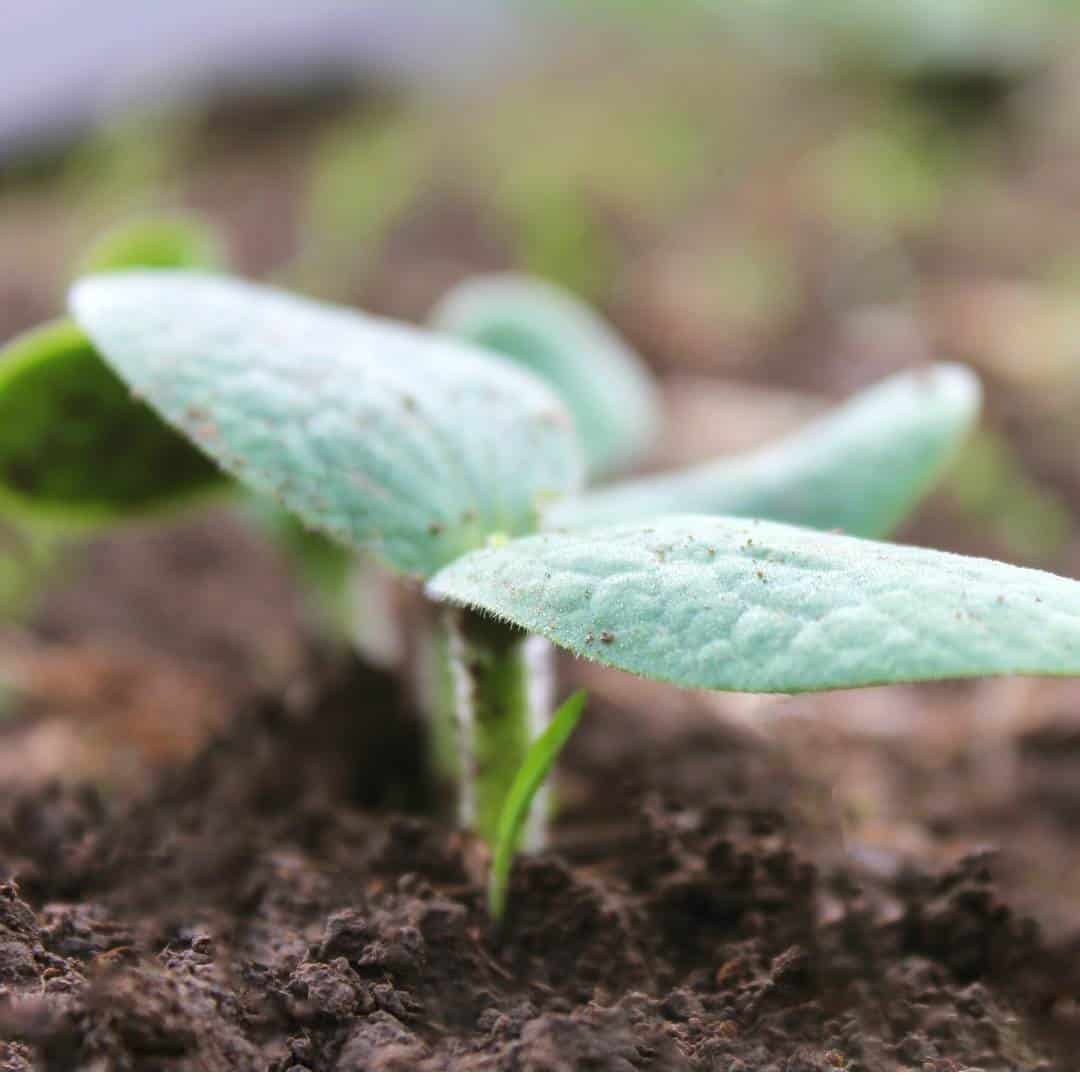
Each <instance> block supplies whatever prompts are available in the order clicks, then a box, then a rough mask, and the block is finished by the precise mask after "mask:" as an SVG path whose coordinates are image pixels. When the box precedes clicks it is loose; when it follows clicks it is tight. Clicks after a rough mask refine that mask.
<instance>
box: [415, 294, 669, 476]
mask: <svg viewBox="0 0 1080 1080" xmlns="http://www.w3.org/2000/svg"><path fill="white" fill-rule="evenodd" d="M431 323H432V325H433V326H435V327H436V328H437V329H439V330H443V331H445V332H447V333H450V334H453V335H455V336H456V337H460V338H462V339H464V340H466V341H471V342H473V343H474V344H477V345H483V346H484V347H485V348H488V349H491V350H492V351H494V352H497V353H499V354H500V355H501V356H504V357H506V358H508V359H510V360H512V361H514V362H515V363H517V364H520V365H521V366H522V367H525V368H527V369H529V370H531V371H533V372H535V373H536V374H537V375H539V376H540V377H541V378H542V379H544V380H545V381H546V382H548V383H549V384H550V385H551V386H552V387H554V389H555V391H556V393H558V394H559V396H560V397H561V398H562V399H563V401H564V402H565V404H566V407H567V408H568V409H569V410H570V415H571V416H572V417H573V420H574V424H575V426H576V427H577V430H578V432H579V434H580V436H581V439H582V442H583V444H584V447H585V455H586V460H587V465H588V470H589V474H590V476H593V477H596V476H603V475H608V474H611V473H615V472H619V471H620V470H623V469H625V468H626V467H627V466H629V465H630V464H632V463H633V462H634V461H635V460H636V459H637V458H639V457H640V456H641V455H642V454H643V453H644V452H645V451H646V450H648V448H649V446H650V444H651V443H652V440H653V438H654V436H655V435H656V433H657V431H658V429H659V426H660V423H659V401H658V395H657V392H656V390H655V388H654V386H653V383H652V380H651V378H650V376H649V373H648V370H647V369H646V367H645V365H644V364H643V363H642V361H641V359H640V358H639V357H638V356H637V355H636V354H635V353H634V352H633V351H632V350H631V349H630V347H629V346H628V345H627V344H626V343H625V342H623V341H622V339H621V338H619V337H618V335H617V334H616V333H615V331H614V330H613V329H612V328H611V327H610V326H608V325H607V324H606V323H605V322H603V320H601V319H600V318H598V317H597V316H596V315H595V314H594V313H593V312H592V311H591V310H590V309H589V308H588V307H587V306H586V305H585V304H583V303H581V302H580V301H579V300H578V299H577V298H576V297H574V296H573V295H572V294H571V293H569V292H566V291H564V290H562V289H559V288H557V287H556V286H554V285H549V284H548V283H547V282H544V281H540V280H538V279H534V278H529V277H525V276H520V275H516V274H494V275H489V276H483V277H475V278H470V279H469V280H467V281H465V282H463V283H462V284H461V285H459V286H458V287H457V288H456V289H453V290H452V291H451V292H450V293H448V294H447V296H446V297H445V298H444V299H443V301H442V302H441V303H440V304H439V305H438V307H436V309H435V311H434V312H433V313H432V316H431Z"/></svg>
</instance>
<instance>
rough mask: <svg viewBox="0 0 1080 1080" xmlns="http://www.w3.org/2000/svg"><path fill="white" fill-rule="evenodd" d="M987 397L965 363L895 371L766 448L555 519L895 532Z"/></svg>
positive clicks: (575, 524)
mask: <svg viewBox="0 0 1080 1080" xmlns="http://www.w3.org/2000/svg"><path fill="white" fill-rule="evenodd" d="M980 398H981V393H980V388H979V382H978V380H977V378H976V377H975V375H974V374H973V373H972V372H971V371H969V370H968V369H967V368H965V367H962V366H960V365H956V364H942V365H938V366H936V367H934V368H930V369H927V370H925V371H918V372H908V373H903V374H900V375H894V376H892V377H890V378H888V379H885V380H883V381H882V382H880V383H878V384H877V385H876V386H873V387H871V388H870V389H869V390H866V391H864V392H863V393H861V394H858V395H857V396H856V397H854V398H853V399H852V400H851V401H849V402H847V403H846V404H844V405H842V406H840V407H839V408H837V409H834V410H833V411H832V412H830V413H828V414H826V415H825V416H824V417H822V418H821V419H819V420H816V421H814V422H813V423H811V424H809V425H807V426H806V427H805V428H803V429H802V430H801V431H798V432H796V433H795V434H794V435H792V436H790V437H789V438H786V439H783V440H781V441H780V442H778V443H775V444H773V445H771V446H767V447H765V448H764V449H762V450H758V451H755V452H752V453H749V454H743V455H740V456H738V457H733V458H728V459H725V460H721V461H717V462H711V463H709V464H707V465H701V466H697V467H695V468H691V469H686V470H683V471H679V472H669V473H663V474H660V475H658V476H653V477H646V478H645V479H642V480H635V481H630V482H628V483H624V484H617V485H613V486H611V487H609V488H606V489H600V490H598V491H595V492H589V493H586V494H584V495H582V496H580V497H577V498H572V499H569V500H567V501H565V502H561V503H557V504H555V505H554V506H552V507H551V508H550V510H549V511H548V514H547V515H546V523H547V524H548V525H550V526H551V527H553V528H581V527H587V526H591V525H602V524H606V523H611V524H616V523H619V522H629V521H640V520H642V519H644V518H647V517H653V516H655V515H657V514H683V513H688V514H731V515H735V516H739V517H760V518H767V519H769V520H770V521H784V522H787V523H789V524H792V525H806V526H808V527H811V528H819V529H841V530H843V531H844V532H846V533H850V534H851V535H852V536H868V537H879V536H887V535H888V534H889V533H890V532H891V531H892V530H893V529H894V528H895V527H896V526H897V525H898V524H899V523H900V521H901V520H902V519H903V518H904V516H905V515H906V514H907V513H908V512H909V511H910V510H911V509H912V508H913V507H914V506H915V504H916V503H917V502H918V501H919V500H920V499H921V498H922V497H923V496H924V495H925V494H926V493H927V492H928V491H929V490H930V489H931V488H932V487H933V485H934V483H935V482H936V481H937V479H938V477H939V476H940V475H941V473H942V471H943V470H944V469H945V468H946V467H947V465H948V464H949V462H950V461H951V460H952V458H953V455H954V454H955V453H956V451H957V450H958V448H959V447H960V445H961V444H962V442H963V440H964V439H965V438H966V437H967V435H968V434H969V433H970V431H971V429H972V427H973V425H974V423H975V420H976V418H977V416H978V411H979V402H980Z"/></svg>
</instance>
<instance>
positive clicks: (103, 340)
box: [70, 271, 583, 577]
mask: <svg viewBox="0 0 1080 1080" xmlns="http://www.w3.org/2000/svg"><path fill="white" fill-rule="evenodd" d="M70 307H71V312H72V316H73V318H74V319H75V321H76V322H77V323H78V324H79V326H80V327H81V328H82V330H83V331H84V332H85V333H86V334H87V335H88V336H89V338H90V339H91V340H92V341H93V343H94V344H95V346H96V347H97V348H98V349H99V351H100V352H101V354H102V356H103V357H104V358H105V360H106V362H107V363H108V364H109V365H110V366H111V367H112V368H113V369H114V370H115V371H116V372H117V373H118V374H119V375H120V376H121V378H123V379H124V381H125V382H127V383H128V384H129V385H130V386H131V388H132V389H133V390H134V392H135V393H137V394H138V395H139V396H140V397H141V398H142V399H143V400H145V401H146V402H148V403H149V404H150V405H152V406H153V407H154V408H155V409H156V410H157V411H158V412H159V413H160V414H161V415H162V416H163V417H164V418H165V419H166V420H168V421H169V422H170V423H171V424H173V425H174V426H175V427H177V428H179V429H180V430H182V431H183V432H184V433H185V434H186V435H187V436H188V437H189V438H190V439H191V440H192V441H193V442H194V443H195V444H196V445H197V446H198V447H199V448H200V449H202V450H203V451H204V452H205V453H207V454H208V455H210V457H212V458H213V459H214V460H215V461H216V462H217V463H218V464H219V465H221V466H222V468H224V469H225V470H226V471H227V472H229V473H231V474H233V475H234V476H236V477H237V478H239V479H240V480H243V481H244V482H246V483H248V484H249V485H250V486H251V487H253V488H255V489H256V490H258V491H262V492H265V493H268V494H272V495H274V496H275V497H277V498H278V499H279V500H280V501H281V502H282V503H283V504H284V505H285V506H286V507H288V508H289V509H290V510H292V511H294V512H295V513H296V514H297V515H298V516H299V517H300V518H301V519H303V520H304V521H305V522H306V523H307V524H309V525H311V526H313V527H316V528H319V529H321V530H323V531H324V532H327V533H329V534H330V535H331V536H333V537H334V538H335V539H337V540H339V541H341V542H343V543H345V544H346V545H348V546H350V547H353V548H356V549H366V550H371V551H372V552H373V553H374V554H376V555H377V556H379V557H380V558H381V559H382V560H383V561H385V562H386V563H387V564H388V565H390V566H391V567H392V568H394V569H396V570H398V571H399V572H403V573H407V574H414V575H418V576H421V577H427V576H428V575H430V574H432V573H434V572H435V571H436V570H438V569H439V568H440V567H442V566H443V565H445V564H446V563H448V562H450V561H452V560H453V559H455V558H457V557H458V556H460V555H462V554H464V553H465V552H467V551H469V550H471V549H473V548H475V547H477V546H480V545H482V544H483V543H484V542H485V540H486V538H487V537H489V536H491V535H493V534H502V535H506V536H514V535H519V534H522V533H528V532H532V531H533V530H534V529H535V528H536V525H537V520H538V514H539V511H540V508H541V506H542V505H543V503H544V502H545V501H546V500H550V499H552V498H554V497H556V496H559V495H565V494H569V493H571V492H573V491H575V490H576V489H577V488H578V487H579V485H580V484H581V482H582V472H583V465H582V460H581V451H580V446H579V444H578V441H577V437H576V435H575V434H574V432H573V430H572V427H571V423H570V420H569V417H568V416H567V414H566V412H565V410H564V408H563V406H562V405H561V403H560V402H559V401H558V399H557V398H556V397H555V395H554V394H553V392H552V391H551V390H549V389H548V388H547V387H546V386H545V385H544V384H543V383H542V382H540V380H538V379H536V378H535V377H533V376H531V375H529V374H528V373H526V372H522V371H519V370H516V369H514V368H511V367H509V366H508V365H506V364H503V363H500V362H499V361H498V360H497V359H495V358H493V357H491V356H490V355H489V354H488V353H486V352H484V351H483V350H480V349H475V348H473V347H470V346H467V345H464V344H459V343H457V342H454V341H452V340H449V339H444V338H440V337H438V336H436V335H434V334H432V333H429V332H426V331H422V330H417V329H414V328H412V327H407V326H404V325H402V324H398V323H393V322H389V321H386V320H380V319H376V318H371V317H368V316H365V315H362V314H360V313H357V312H353V311H349V310H346V309H344V308H336V307H332V306H330V305H326V304H319V303H316V302H314V301H310V300H305V299H302V298H299V297H294V296H289V295H287V294H285V293H283V292H280V291H278V290H275V289H271V288H267V287H265V286H258V285H251V284H247V283H244V282H242V281H239V280H237V279H233V278H228V277H223V276H217V275H212V274H203V273H193V272H174V271H139V272H131V273H112V274H107V275H102V276H99V277H91V278H86V279H83V280H82V281H80V282H78V283H77V284H76V285H75V287H74V289H73V290H72V293H71V299H70Z"/></svg>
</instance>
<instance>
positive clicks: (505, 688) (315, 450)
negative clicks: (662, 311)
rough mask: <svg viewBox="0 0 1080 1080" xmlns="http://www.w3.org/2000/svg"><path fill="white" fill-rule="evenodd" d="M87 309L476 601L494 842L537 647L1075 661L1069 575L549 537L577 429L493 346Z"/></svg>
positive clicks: (720, 668)
mask: <svg viewBox="0 0 1080 1080" xmlns="http://www.w3.org/2000/svg"><path fill="white" fill-rule="evenodd" d="M71 309H72V313H73V316H74V318H75V320H76V321H77V323H78V324H79V326H80V327H81V328H82V329H83V330H84V331H85V332H86V333H87V335H88V336H89V337H90V339H91V340H92V341H93V342H94V344H95V345H96V347H97V348H98V349H99V350H100V352H101V354H102V356H104V357H105V358H106V360H107V361H108V363H109V364H110V365H112V367H113V368H114V370H115V371H116V372H117V373H118V374H119V375H120V376H121V377H122V378H123V379H124V380H125V381H127V382H128V383H129V384H130V385H131V386H132V388H133V389H134V390H135V391H136V392H137V393H138V394H139V396H140V397H141V398H142V399H143V400H145V401H148V402H150V403H152V404H153V406H154V407H155V408H156V409H157V410H158V411H159V412H160V413H161V414H162V416H163V417H164V418H165V419H166V420H167V421H168V422H169V423H171V424H173V425H175V426H176V427H177V428H178V429H180V430H181V431H183V432H185V433H186V434H187V435H188V437H189V438H191V439H192V440H193V441H194V442H195V443H196V444H197V445H198V446H199V447H200V448H201V449H202V450H203V451H204V452H205V453H207V454H208V455H209V456H211V457H213V458H214V459H215V460H216V461H217V462H219V463H220V464H221V465H222V467H223V468H225V469H227V470H228V471H229V472H230V473H232V474H233V475H235V476H236V477H238V478H239V479H240V480H242V481H244V482H246V483H248V484H250V485H252V486H253V487H254V488H256V489H257V490H260V491H263V492H265V493H268V494H273V495H275V496H276V497H277V498H279V499H280V500H281V501H282V502H283V503H284V505H285V506H286V507H288V508H289V509H291V510H292V511H294V512H295V513H297V514H298V515H299V516H300V517H301V518H302V519H303V520H305V521H306V522H307V523H308V524H310V525H311V526H313V527H315V528H319V529H322V530H324V531H326V532H327V533H329V534H330V535H331V536H333V537H335V538H336V539H337V540H338V541H339V542H341V543H343V544H345V545H347V546H350V547H352V548H354V549H356V550H360V551H367V552H371V553H372V554H374V555H375V556H376V557H377V558H379V559H380V560H381V561H382V562H383V563H384V564H386V565H387V566H389V567H390V568H392V569H394V570H395V571H396V572H398V573H400V574H402V575H408V576H412V577H414V578H419V579H422V580H423V581H425V582H426V586H425V587H426V592H427V595H428V596H429V597H430V598H432V600H433V601H435V602H436V603H438V604H440V605H443V606H444V607H445V608H446V609H447V611H449V612H453V611H454V610H455V609H464V614H462V615H458V616H454V615H451V616H449V617H448V620H447V621H448V623H449V626H450V637H451V642H452V645H453V653H452V662H451V668H452V670H453V673H454V678H455V700H456V703H457V734H458V745H459V748H460V752H461V755H462V759H463V763H464V765H463V767H462V769H461V776H462V778H463V783H464V784H465V785H466V788H467V790H468V797H467V798H465V799H463V800H462V802H463V807H464V809H465V812H466V814H467V815H468V820H467V821H466V824H468V825H471V826H472V827H474V828H476V830H477V831H478V833H479V834H480V835H481V836H482V837H483V838H484V839H485V840H486V841H487V842H488V843H489V844H490V845H491V846H493V847H495V846H496V845H497V844H498V843H499V837H500V828H499V824H500V821H502V820H503V816H502V815H503V812H504V808H505V807H506V806H507V799H508V797H509V794H510V792H511V791H512V790H514V789H515V782H516V781H517V778H518V776H519V774H520V771H521V769H522V768H523V766H526V767H527V772H528V773H529V774H531V775H534V776H535V775H536V774H537V773H538V772H542V771H543V770H542V769H541V770H537V769H536V767H535V761H536V759H532V760H530V758H529V754H528V747H529V745H530V743H531V742H532V737H533V733H534V732H535V731H536V730H538V728H539V726H540V724H539V723H538V721H545V722H546V717H542V718H540V717H536V716H533V715H531V714H532V712H533V707H532V703H533V701H534V700H535V698H534V695H532V694H531V693H530V691H529V682H530V679H535V678H538V677H539V678H546V677H547V675H546V673H545V672H544V671H543V670H540V671H539V674H538V669H543V668H544V667H545V666H546V664H547V663H548V662H549V661H550V657H547V656H545V655H540V656H539V658H538V657H537V656H535V655H534V656H531V657H530V656H528V655H527V653H528V647H529V640H530V638H529V635H538V636H540V637H542V638H546V639H547V640H549V641H553V642H555V643H556V644H558V645H560V646H562V647H564V648H567V649H569V650H572V651H573V652H575V653H577V654H578V655H580V656H584V657H587V658H588V659H591V660H595V661H597V662H599V663H602V664H607V665H609V666H613V667H617V668H621V669H623V670H626V671H630V672H633V673H636V674H639V675H643V676H646V677H649V678H654V679H659V680H663V681H667V682H672V683H675V684H677V685H681V686H692V687H701V688H707V689H715V690H724V689H730V690H744V691H762V692H765V691H767V692H791V693H794V692H802V691H808V690H817V689H826V688H839V687H845V686H862V685H868V684H872V683H886V682H898V681H910V680H920V679H934V678H945V677H956V676H973V675H985V674H995V673H1006V672H1007V673H1021V672H1023V673H1039V674H1073V673H1076V672H1077V670H1078V669H1080V662H1078V661H1077V660H1076V659H1075V658H1076V656H1077V655H1080V654H1078V652H1077V645H1078V644H1080V584H1077V583H1075V582H1072V581H1068V580H1065V579H1062V578H1058V577H1055V576H1053V575H1050V574H1046V573H1042V572H1038V571H1033V570H1024V569H1019V568H1015V567H1010V566H1005V565H1003V564H999V563H993V562H989V561H986V560H979V559H970V558H964V557H961V556H956V555H948V554H943V553H940V552H933V551H926V550H920V549H914V548H906V547H900V546H891V545H886V544H880V543H874V542H870V541H867V540H863V539H859V538H855V537H851V536H842V535H835V534H829V533H821V532H815V531H810V530H807V529H802V528H797V527H792V526H789V525H783V524H776V523H771V522H759V521H754V520H752V519H747V518H737V517H730V516H712V515H705V514H683V513H677V514H672V513H667V512H663V513H660V514H659V515H656V516H650V517H647V518H645V519H644V520H637V518H636V516H635V517H634V519H633V520H630V521H629V522H626V521H623V522H619V523H611V522H607V523H603V524H598V525H593V526H590V527H583V526H580V525H578V524H576V523H564V524H562V525H561V526H560V527H559V528H557V529H550V528H547V526H546V519H547V518H548V517H550V516H552V515H555V514H559V513H562V512H563V511H562V510H561V509H559V508H560V501H562V504H561V505H566V502H565V501H566V500H568V499H570V500H575V501H576V500H579V499H581V498H582V490H583V486H584V477H585V468H584V460H583V454H582V451H581V448H580V445H579V442H578V439H577V436H576V434H575V431H574V429H573V425H572V423H571V421H570V418H569V416H568V414H567V412H566V410H565V409H564V407H563V406H562V404H561V403H560V402H559V400H558V399H557V397H556V396H555V395H554V394H553V393H552V391H551V390H549V389H548V388H547V387H546V386H545V385H544V384H543V383H542V382H541V381H540V380H539V379H537V378H536V377H535V376H533V375H530V374H529V373H527V372H525V371H522V370H519V369H516V368H514V367H511V366H510V365H508V364H506V363H505V362H503V361H500V359H499V358H498V357H497V356H495V355H493V354H491V353H490V352H486V351H484V350H482V349H477V348H475V347H470V346H468V345H465V344H462V343H458V342H455V341H453V340H451V339H448V338H445V337H442V336H439V335H437V334H434V333H431V332H425V331H422V330H418V329H414V328H410V327H405V326H401V325H398V324H394V323H391V322H388V321H384V320H378V319H372V318H368V317H365V316H363V315H361V314H359V313H356V312H350V311H346V310H342V309H339V308H334V307H329V306H326V305H320V304H316V303H313V302H310V301H306V300H302V299H299V298H297V297H293V296H289V295H286V294H284V293H281V292H278V291H275V290H272V289H268V288H262V287H257V286H253V285H249V284H245V283H243V282H240V281H236V280H231V279H228V278H224V277H216V276H213V275H207V274H199V273H179V272H173V271H157V272H153V271H146V272H131V273H123V274H111V275H105V276H99V277H93V278H89V279H86V280H84V281H82V282H80V283H78V284H77V286H76V287H75V289H74V290H73V292H72V296H71ZM918 379H919V380H921V383H917V384H916V385H921V386H922V387H923V389H924V390H925V391H926V393H927V395H928V397H927V400H928V402H931V403H933V402H937V401H938V400H939V395H940V394H941V392H942V391H945V394H944V396H945V397H946V398H949V397H950V395H951V396H953V397H955V396H956V392H957V390H958V389H959V388H961V387H966V390H967V393H966V396H965V401H966V406H965V408H966V413H967V416H968V419H969V420H970V413H971V411H972V408H973V401H972V399H973V398H974V397H975V396H977V395H976V394H975V390H974V385H973V382H972V380H971V379H970V377H968V376H965V375H964V374H963V373H962V372H961V371H959V370H957V369H952V368H946V369H944V370H934V371H931V372H929V373H926V374H925V375H922V376H919V377H918ZM864 404H865V403H864ZM874 411H875V412H876V407H875V410H874ZM898 460H899V461H901V462H902V461H904V460H906V459H904V458H900V459H898ZM810 475H811V476H815V475H817V474H816V473H811V474H810ZM882 479H883V480H884V479H887V477H884V476H883V477H882ZM855 490H856V491H857V492H858V494H859V497H860V498H861V497H862V496H863V495H864V494H865V489H864V488H863V487H861V486H856V488H855ZM586 498H587V497H586ZM649 512H650V513H652V511H651V508H650V511H649ZM545 529H547V531H545ZM557 741H558V740H557V739H555V738H554V737H553V740H552V742H553V743H554V742H557ZM538 753H539V751H538ZM540 760H543V757H541V758H540ZM532 789H533V784H532V782H528V783H526V782H525V781H521V782H520V785H519V786H518V787H517V789H516V790H517V791H518V792H519V793H520V792H521V791H526V792H528V791H531V790H532ZM526 801H527V800H526ZM521 802H522V797H521V796H520V795H519V796H517V797H516V800H515V804H516V805H519V806H520V803H521ZM506 812H507V813H508V814H509V813H511V811H509V810H507V811H506ZM518 813H519V811H518V810H515V811H513V814H514V815H515V816H516V815H517V814H518ZM516 831H517V830H516V828H515V829H514V830H507V833H506V834H504V835H509V834H512V833H514V832H516ZM493 888H495V890H496V895H498V888H499V887H498V886H497V885H496V886H493Z"/></svg>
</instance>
